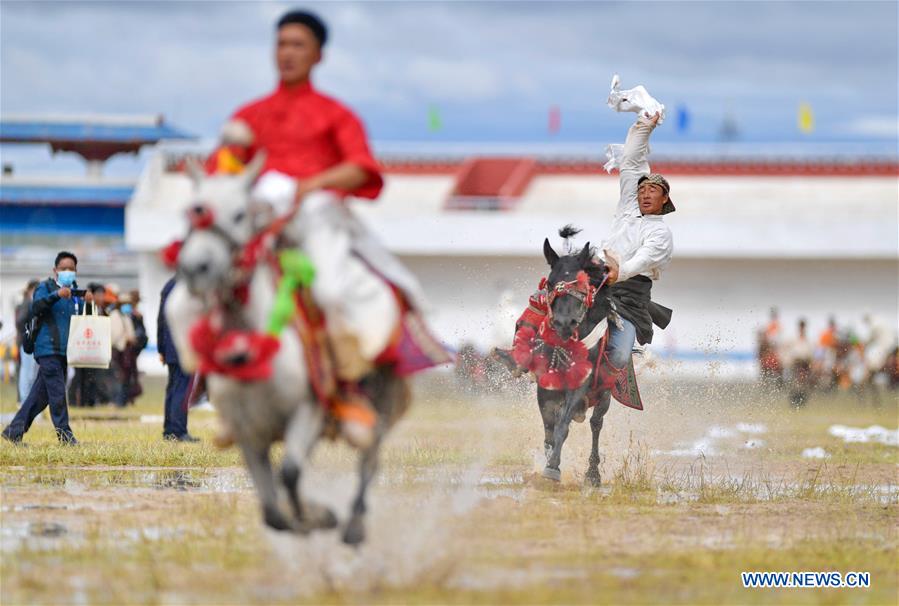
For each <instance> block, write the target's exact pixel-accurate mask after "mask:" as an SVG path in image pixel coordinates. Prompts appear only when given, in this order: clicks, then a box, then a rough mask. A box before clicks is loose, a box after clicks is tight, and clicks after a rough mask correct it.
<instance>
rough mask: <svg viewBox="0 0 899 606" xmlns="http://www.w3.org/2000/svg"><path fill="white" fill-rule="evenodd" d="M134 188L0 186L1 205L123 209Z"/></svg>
mask: <svg viewBox="0 0 899 606" xmlns="http://www.w3.org/2000/svg"><path fill="white" fill-rule="evenodd" d="M133 192H134V186H133V185H110V186H102V185H95V184H85V185H25V184H0V203H2V204H25V205H27V204H35V205H89V206H125V204H127V203H128V200H130V199H131V194H132V193H133Z"/></svg>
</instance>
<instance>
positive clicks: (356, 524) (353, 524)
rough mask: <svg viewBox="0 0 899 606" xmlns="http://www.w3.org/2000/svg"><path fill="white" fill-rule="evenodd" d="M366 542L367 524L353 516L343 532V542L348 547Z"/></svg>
mask: <svg viewBox="0 0 899 606" xmlns="http://www.w3.org/2000/svg"><path fill="white" fill-rule="evenodd" d="M364 540H365V524H364V522H363V521H362V518H361V517H359V516H353V517H352V519H350V522H349V524H347V526H346V530H344V531H343V542H344V543H346V544H347V545H359V544H360V543H362V541H364Z"/></svg>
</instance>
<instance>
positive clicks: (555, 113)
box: [547, 105, 562, 135]
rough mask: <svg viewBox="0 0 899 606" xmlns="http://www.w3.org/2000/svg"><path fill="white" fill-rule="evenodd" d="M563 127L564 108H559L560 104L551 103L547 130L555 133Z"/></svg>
mask: <svg viewBox="0 0 899 606" xmlns="http://www.w3.org/2000/svg"><path fill="white" fill-rule="evenodd" d="M561 128H562V110H560V109H559V106H558V105H551V106H550V108H549V123H548V124H547V130H549V134H551V135H555V134H556V133H558V132H559V129H561Z"/></svg>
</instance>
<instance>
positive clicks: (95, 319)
mask: <svg viewBox="0 0 899 606" xmlns="http://www.w3.org/2000/svg"><path fill="white" fill-rule="evenodd" d="M85 307H86V305H85ZM91 308H92V310H93V313H90V314H75V315H73V316H72V317H71V319H70V321H69V343H68V346H67V347H66V361H67V362H68V364H69V366H70V367H73V368H109V361H110V360H111V359H112V327H111V325H110V321H109V318H108V317H106V316H101V315H99V314H97V307H96V305H91Z"/></svg>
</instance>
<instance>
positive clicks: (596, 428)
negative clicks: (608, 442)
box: [584, 391, 611, 486]
mask: <svg viewBox="0 0 899 606" xmlns="http://www.w3.org/2000/svg"><path fill="white" fill-rule="evenodd" d="M610 403H611V392H609V391H605V392H604V393H603V395H601V396H600V398H599V403H597V405H596V406H594V407H593V414H592V415H591V416H590V430H591V431H592V432H593V446H592V448H591V450H590V460H589V462H588V463H587V474H586V475H585V476H584V482H585V483H586V484H588V485H589V486H599V485H600V483H601V482H602V480H601V478H600V476H599V432H601V431H602V419H603V417H604V416H605V415H606V413H607V412H609V404H610Z"/></svg>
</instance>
